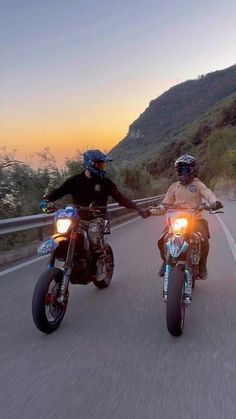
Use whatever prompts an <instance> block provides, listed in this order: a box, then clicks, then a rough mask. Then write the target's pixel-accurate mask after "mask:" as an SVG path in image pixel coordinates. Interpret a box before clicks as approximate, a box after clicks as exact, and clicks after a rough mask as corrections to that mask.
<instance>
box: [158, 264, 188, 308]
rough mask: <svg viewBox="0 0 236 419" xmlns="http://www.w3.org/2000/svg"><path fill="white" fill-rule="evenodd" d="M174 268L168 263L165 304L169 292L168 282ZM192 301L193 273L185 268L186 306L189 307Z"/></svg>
mask: <svg viewBox="0 0 236 419" xmlns="http://www.w3.org/2000/svg"><path fill="white" fill-rule="evenodd" d="M171 269H172V266H171V265H170V263H166V269H165V273H164V278H163V299H164V302H165V303H166V302H167V291H168V282H169V275H170V271H171ZM191 300H192V273H191V270H190V269H189V268H186V267H184V304H185V305H186V306H188V305H189V304H190V303H191Z"/></svg>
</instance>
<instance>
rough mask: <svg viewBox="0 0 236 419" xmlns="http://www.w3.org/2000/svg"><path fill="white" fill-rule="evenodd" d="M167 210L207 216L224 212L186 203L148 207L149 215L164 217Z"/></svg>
mask: <svg viewBox="0 0 236 419" xmlns="http://www.w3.org/2000/svg"><path fill="white" fill-rule="evenodd" d="M168 209H173V210H176V211H184V210H193V211H199V212H200V211H204V210H205V211H208V212H209V214H224V211H219V210H216V209H214V207H213V206H212V205H209V204H206V203H202V204H200V205H195V206H193V205H190V204H187V203H182V204H181V203H179V204H165V203H163V204H160V205H158V206H156V207H148V210H149V211H150V213H151V215H164V214H165V213H166V211H167V210H168Z"/></svg>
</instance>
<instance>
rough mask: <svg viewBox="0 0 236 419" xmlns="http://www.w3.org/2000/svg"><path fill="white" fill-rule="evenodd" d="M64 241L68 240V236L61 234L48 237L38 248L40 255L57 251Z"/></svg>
mask: <svg viewBox="0 0 236 419" xmlns="http://www.w3.org/2000/svg"><path fill="white" fill-rule="evenodd" d="M62 241H68V238H67V237H65V236H61V235H59V234H54V235H53V236H51V237H48V238H47V239H46V240H44V242H43V243H42V244H41V245H40V246H39V248H38V249H37V253H38V255H40V256H44V255H48V254H49V253H53V252H55V250H56V249H57V248H58V247H59V245H60V243H61V242H62Z"/></svg>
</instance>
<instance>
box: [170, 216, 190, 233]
mask: <svg viewBox="0 0 236 419" xmlns="http://www.w3.org/2000/svg"><path fill="white" fill-rule="evenodd" d="M187 227H188V220H187V218H176V219H175V220H172V228H173V231H174V232H175V233H178V232H180V231H181V230H183V229H185V228H187Z"/></svg>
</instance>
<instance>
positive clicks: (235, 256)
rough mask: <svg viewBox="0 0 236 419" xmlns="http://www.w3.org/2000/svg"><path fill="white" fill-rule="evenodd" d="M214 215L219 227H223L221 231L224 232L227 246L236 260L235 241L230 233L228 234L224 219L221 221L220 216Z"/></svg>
mask: <svg viewBox="0 0 236 419" xmlns="http://www.w3.org/2000/svg"><path fill="white" fill-rule="evenodd" d="M216 216H217V218H218V220H219V222H220V224H221V227H222V229H223V231H224V233H225V237H226V239H227V240H228V243H229V247H230V249H231V252H232V253H233V257H234V260H235V262H236V243H235V241H234V239H233V237H232V235H231V234H230V232H229V229H228V227H226V225H225V223H224V221H222V219H221V218H220V216H219V215H216Z"/></svg>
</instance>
